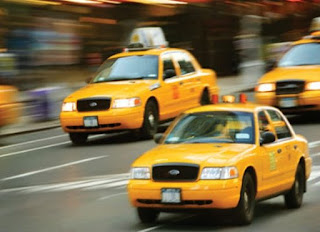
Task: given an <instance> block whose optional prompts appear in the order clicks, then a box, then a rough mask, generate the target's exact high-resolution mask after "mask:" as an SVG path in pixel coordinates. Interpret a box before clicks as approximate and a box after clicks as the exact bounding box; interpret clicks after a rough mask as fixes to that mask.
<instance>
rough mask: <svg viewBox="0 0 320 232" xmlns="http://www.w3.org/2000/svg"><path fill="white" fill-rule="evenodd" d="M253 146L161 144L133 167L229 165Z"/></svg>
mask: <svg viewBox="0 0 320 232" xmlns="http://www.w3.org/2000/svg"><path fill="white" fill-rule="evenodd" d="M254 147H255V144H162V145H159V146H157V147H155V148H153V149H152V150H150V151H148V152H146V153H145V154H143V155H142V156H141V157H140V158H138V159H137V160H136V161H135V162H134V164H133V166H149V165H150V166H152V165H154V164H160V163H192V164H198V165H200V166H202V165H204V166H208V165H209V166H224V165H229V162H233V161H235V160H236V159H238V158H239V157H241V156H242V155H243V154H245V153H248V152H250V151H251V150H252V149H254Z"/></svg>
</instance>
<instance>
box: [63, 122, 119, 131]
mask: <svg viewBox="0 0 320 232" xmlns="http://www.w3.org/2000/svg"><path fill="white" fill-rule="evenodd" d="M118 126H121V123H112V124H100V125H99V126H97V127H85V126H67V128H68V129H72V130H82V129H94V130H95V129H99V128H114V127H118Z"/></svg>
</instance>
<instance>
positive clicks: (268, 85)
mask: <svg viewBox="0 0 320 232" xmlns="http://www.w3.org/2000/svg"><path fill="white" fill-rule="evenodd" d="M319 76H320V32H314V33H312V34H311V35H309V36H306V37H304V38H303V39H301V40H299V41H296V42H294V43H292V45H291V47H290V49H289V50H288V51H287V52H286V53H285V54H284V55H283V56H282V58H281V59H280V60H279V62H278V64H277V66H276V68H274V69H273V70H272V71H270V72H268V73H266V74H265V75H264V76H263V77H262V78H261V79H260V80H259V81H258V85H257V86H256V89H255V97H256V100H257V102H258V103H260V104H266V105H271V106H276V107H277V108H279V109H281V111H283V112H285V113H297V112H301V111H318V110H320V78H319Z"/></svg>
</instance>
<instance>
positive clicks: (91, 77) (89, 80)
mask: <svg viewBox="0 0 320 232" xmlns="http://www.w3.org/2000/svg"><path fill="white" fill-rule="evenodd" d="M92 79H93V76H89V77H88V78H87V79H86V83H87V84H89V83H90V82H91V81H92Z"/></svg>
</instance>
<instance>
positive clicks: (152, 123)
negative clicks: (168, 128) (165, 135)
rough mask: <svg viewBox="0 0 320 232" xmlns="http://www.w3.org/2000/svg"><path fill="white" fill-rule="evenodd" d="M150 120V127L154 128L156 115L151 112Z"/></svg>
mask: <svg viewBox="0 0 320 232" xmlns="http://www.w3.org/2000/svg"><path fill="white" fill-rule="evenodd" d="M148 120H149V123H150V126H151V127H154V122H155V118H154V115H153V114H152V113H151V112H150V114H149V117H148Z"/></svg>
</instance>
